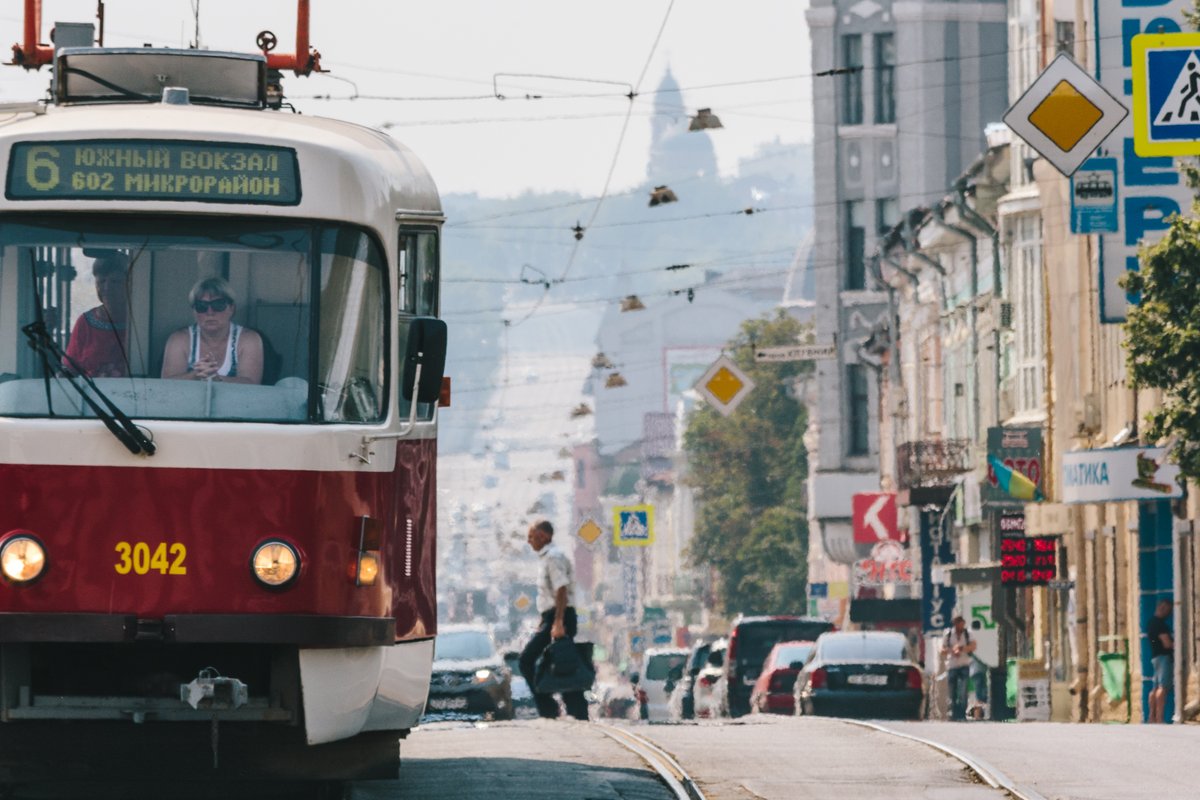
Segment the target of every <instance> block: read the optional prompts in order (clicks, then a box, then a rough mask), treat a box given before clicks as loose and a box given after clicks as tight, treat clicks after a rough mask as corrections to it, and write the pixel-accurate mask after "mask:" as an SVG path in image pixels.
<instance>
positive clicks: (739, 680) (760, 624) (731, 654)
mask: <svg viewBox="0 0 1200 800" xmlns="http://www.w3.org/2000/svg"><path fill="white" fill-rule="evenodd" d="M831 630H833V623H831V622H827V621H825V620H823V619H816V618H814V617H794V616H773V617H738V618H737V619H736V620H734V622H733V626H732V627H731V628H730V629H729V649H728V652H727V653H726V655H725V663H726V673H725V677H726V681H725V684H726V686H725V691H726V692H727V693H728V696H727V697H725V698H724V700H725V708H727V709H728V710H729V716H731V717H740V716H743V715H745V714H749V713H750V693H751V692H752V691H753V690H754V683H755V682H756V681H757V680H758V676H759V675H761V674H762V669H763V662H764V661H766V660H767V656H768V655H769V654H770V653H771V648H773V647H774V646H775V645H777V644H779V643H780V642H811V641H814V640H816V638H817V637H818V636H820V635H821V634H823V633H825V632H826V631H831Z"/></svg>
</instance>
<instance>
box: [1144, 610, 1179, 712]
mask: <svg viewBox="0 0 1200 800" xmlns="http://www.w3.org/2000/svg"><path fill="white" fill-rule="evenodd" d="M1169 616H1171V601H1170V600H1159V601H1158V606H1157V607H1156V608H1155V609H1154V616H1152V617H1150V622H1148V623H1147V624H1146V638H1147V639H1149V640H1150V663H1151V664H1153V665H1154V688H1153V689H1151V690H1150V721H1151V722H1165V721H1166V720H1164V719H1163V712H1164V710H1165V709H1166V707H1167V695H1168V694H1170V693H1171V689H1173V688H1174V684H1175V638H1174V637H1173V636H1172V635H1171V626H1170V625H1168V624H1167V617H1169Z"/></svg>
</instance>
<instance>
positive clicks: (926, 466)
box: [896, 439, 973, 490]
mask: <svg viewBox="0 0 1200 800" xmlns="http://www.w3.org/2000/svg"><path fill="white" fill-rule="evenodd" d="M972 466H973V465H972V463H971V441H970V440H969V439H936V440H929V441H923V442H905V443H904V444H902V445H900V446H899V447H898V448H896V483H897V484H898V488H900V489H901V490H905V489H923V488H931V487H934V486H946V485H948V484H950V483H953V482H954V479H955V478H956V477H957V476H959V475H961V474H962V473H964V472H970V471H971V469H972Z"/></svg>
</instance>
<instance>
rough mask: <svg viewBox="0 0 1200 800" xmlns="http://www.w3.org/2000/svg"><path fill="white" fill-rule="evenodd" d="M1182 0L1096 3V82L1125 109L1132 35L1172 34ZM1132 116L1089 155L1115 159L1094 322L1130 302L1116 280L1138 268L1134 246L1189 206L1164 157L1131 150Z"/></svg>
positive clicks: (1129, 99)
mask: <svg viewBox="0 0 1200 800" xmlns="http://www.w3.org/2000/svg"><path fill="white" fill-rule="evenodd" d="M1191 6H1192V4H1191V2H1190V0H1136V1H1135V0H1125V2H1120V3H1115V2H1096V3H1095V5H1094V9H1095V14H1096V25H1095V34H1096V38H1095V46H1096V77H1097V79H1099V81H1100V83H1101V85H1103V86H1104V88H1105V89H1107V90H1108V91H1109V92H1110V93H1112V94H1113V95H1114V96H1115V97H1117V98H1118V99H1120V100H1121V101H1122V102H1124V103H1125V104H1126V105H1127V106H1132V105H1133V72H1132V64H1133V55H1132V47H1131V45H1132V41H1133V37H1134V36H1136V35H1138V34H1140V33H1178V32H1179V31H1180V26H1181V25H1182V24H1183V13H1182V12H1183V11H1184V10H1188V9H1190V8H1191ZM1133 126H1134V122H1133V117H1132V116H1130V117H1126V118H1125V121H1124V122H1122V123H1121V124H1120V125H1118V126H1117V129H1116V130H1115V131H1114V132H1113V134H1112V135H1111V136H1109V137H1108V138H1107V139H1106V140H1105V141H1104V144H1103V145H1101V146H1100V148H1099V149H1098V150H1097V152H1096V155H1099V156H1102V157H1103V156H1108V157H1110V158H1114V159H1116V160H1117V175H1118V182H1117V184H1118V185H1117V186H1115V187H1114V192H1115V193H1116V196H1117V197H1118V198H1119V203H1118V206H1117V208H1118V213H1119V220H1118V223H1119V224H1118V227H1119V231H1118V232H1117V233H1115V234H1110V235H1105V236H1101V237H1100V320H1101V321H1102V322H1123V321H1124V320H1125V311H1126V309H1127V308H1128V307H1129V305H1130V304H1132V303H1136V302H1137V298H1136V297H1129V296H1127V295H1126V293H1125V290H1124V289H1123V288H1121V285H1120V283H1119V281H1120V278H1121V276H1122V275H1124V274H1125V273H1126V272H1127V271H1129V270H1136V269H1137V268H1138V256H1137V250H1138V245H1139V244H1153V243H1154V242H1156V241H1158V239H1159V238H1161V237H1162V234H1163V232H1164V231H1165V230H1166V229H1167V218H1168V217H1169V216H1170V215H1171V214H1178V213H1180V212H1181V210H1183V209H1188V208H1191V205H1192V192H1191V190H1190V189H1188V187H1187V185H1186V184H1185V183H1184V181H1183V179H1182V178H1181V177H1180V175H1179V170H1178V169H1177V168H1176V166H1175V160H1174V159H1173V158H1171V157H1170V156H1153V157H1142V156H1139V155H1138V154H1137V153H1136V152H1134V143H1133Z"/></svg>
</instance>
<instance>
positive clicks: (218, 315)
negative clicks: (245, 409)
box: [162, 276, 263, 383]
mask: <svg viewBox="0 0 1200 800" xmlns="http://www.w3.org/2000/svg"><path fill="white" fill-rule="evenodd" d="M188 303H189V304H190V305H191V307H192V313H193V314H194V315H195V318H196V321H195V322H194V323H192V324H191V325H189V326H187V327H186V328H180V329H179V330H177V331H175V332H174V333H172V334H171V336H170V337H169V338H168V339H167V345H166V348H165V349H164V351H163V368H162V376H163V377H164V378H178V379H181V380H194V381H203V380H210V379H211V380H213V381H218V382H224V383H262V375H263V340H262V337H261V336H260V335H259V334H258V331H254V330H251V329H250V328H246V327H243V326H241V325H238V324H237V323H236V322H234V321H233V314H234V312H235V311H236V310H237V303H236V301H235V299H234V296H233V289H232V288H231V287H230V286H229V283H228V282H227V281H225V279H223V278H219V277H216V276H214V277H211V278H205V279H203V280H201V281H200V282H198V283H197V284H196V285H195V286H193V287H192V290H191V292H189V293H188Z"/></svg>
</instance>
